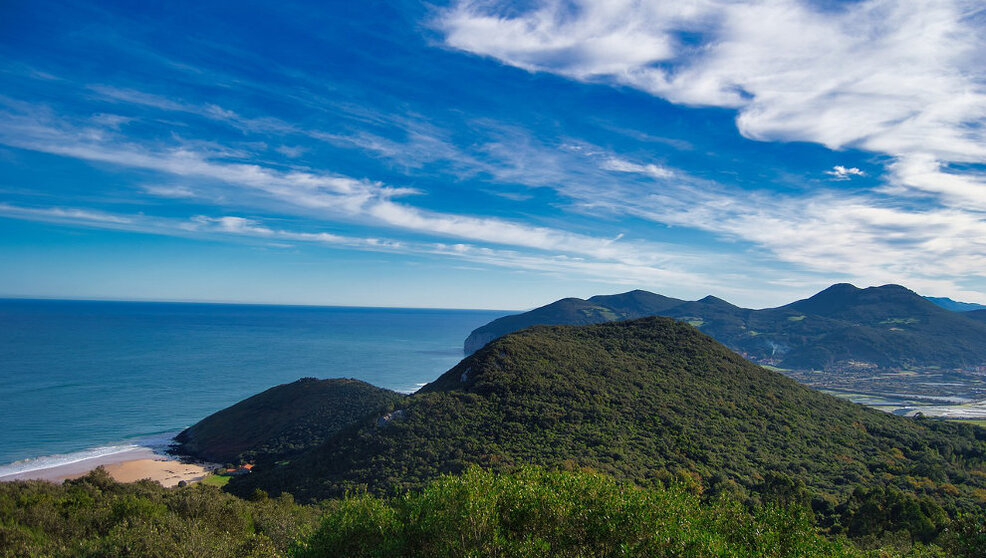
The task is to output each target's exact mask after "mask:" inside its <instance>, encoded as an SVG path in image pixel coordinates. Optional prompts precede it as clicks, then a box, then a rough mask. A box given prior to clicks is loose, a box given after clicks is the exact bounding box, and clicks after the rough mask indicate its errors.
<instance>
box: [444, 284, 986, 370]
mask: <svg viewBox="0 0 986 558" xmlns="http://www.w3.org/2000/svg"><path fill="white" fill-rule="evenodd" d="M947 300H948V302H950V303H951V304H953V305H954V304H959V305H965V304H968V303H956V302H955V301H951V300H950V299H947ZM943 304H946V303H945V302H943V301H942V299H935V300H931V299H927V298H925V297H922V296H920V295H918V294H917V293H915V292H913V291H911V290H908V289H906V288H904V287H901V286H899V285H884V286H882V287H869V288H866V289H860V288H857V287H855V286H853V285H850V284H847V283H840V284H836V285H832V286H831V287H829V288H827V289H825V290H823V291H821V292H820V293H818V294H816V295H814V296H812V297H810V298H807V299H804V300H799V301H796V302H792V303H791V304H787V305H785V306H780V307H778V308H767V309H763V310H752V309H749V308H740V307H738V306H735V305H733V304H730V303H729V302H726V301H725V300H722V299H720V298H716V297H714V296H707V297H705V298H703V299H701V300H697V301H684V300H679V299H675V298H669V297H665V296H662V295H658V294H654V293H650V292H647V291H640V290H636V291H631V292H628V293H623V294H617V295H606V296H602V295H601V296H594V297H592V298H590V299H588V300H582V299H578V298H565V299H562V300H559V301H556V302H553V303H551V304H549V305H547V306H542V307H540V308H536V309H534V310H531V311H529V312H524V313H522V314H517V315H512V316H505V317H503V318H499V319H497V320H494V321H492V322H490V323H488V324H486V325H484V326H482V327H480V328H477V329H476V330H474V331H473V332H472V333H471V334H470V335H469V337H468V338H467V339H466V340H465V343H464V347H463V348H464V350H465V352H466V354H470V353H472V352H475V351H476V350H478V349H479V348H481V347H482V346H483V345H485V344H486V343H488V342H489V341H491V340H493V339H496V338H498V337H500V336H502V335H505V334H507V333H510V332H512V331H516V330H519V329H522V328H525V327H529V326H532V325H536V324H546V325H581V324H591V323H601V322H607V321H619V320H629V319H634V318H639V317H643V316H654V315H658V316H667V317H671V318H674V319H676V320H679V321H683V322H687V323H689V324H691V325H693V326H695V327H697V328H699V329H700V330H702V331H703V332H705V333H707V334H709V335H711V336H712V337H714V338H715V339H717V340H718V341H720V342H722V343H724V344H725V345H726V346H728V347H729V348H731V349H733V350H735V351H737V352H740V353H741V354H743V355H744V356H746V357H747V358H749V359H751V360H753V361H755V362H757V363H761V364H773V365H776V366H779V367H782V368H790V369H826V368H830V367H833V366H844V365H850V366H855V365H867V364H869V365H876V366H879V367H885V368H906V367H932V366H939V367H948V368H959V367H970V366H980V365H983V364H984V363H986V310H972V311H969V312H956V311H952V310H948V309H946V308H944V307H943ZM962 307H963V308H964V307H965V306H962Z"/></svg>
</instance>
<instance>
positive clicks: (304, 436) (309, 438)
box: [175, 378, 405, 463]
mask: <svg viewBox="0 0 986 558" xmlns="http://www.w3.org/2000/svg"><path fill="white" fill-rule="evenodd" d="M404 397H405V396H404V395H402V394H399V393H396V392H393V391H390V390H387V389H383V388H378V387H375V386H372V385H370V384H368V383H366V382H361V381H359V380H348V379H334V380H316V379H315V378H303V379H301V380H298V381H296V382H292V383H290V384H283V385H279V386H275V387H272V388H270V389H268V390H266V391H264V392H262V393H259V394H257V395H254V396H252V397H250V398H248V399H244V400H243V401H240V402H239V403H237V404H235V405H233V406H231V407H227V408H226V409H223V410H221V411H219V412H217V413H214V414H212V415H210V416H208V417H206V418H204V419H202V420H201V421H199V422H197V423H196V424H195V425H193V426H191V427H189V428H188V429H186V430H184V431H183V432H181V433H180V434H179V435H178V436H176V437H175V440H176V441H177V442H178V445H177V447H176V448H175V451H176V452H178V453H180V454H183V455H189V456H193V457H196V458H199V459H205V460H208V461H215V462H219V463H227V462H242V461H255V460H278V459H284V458H288V457H290V456H292V455H295V454H298V453H301V452H303V451H305V450H307V449H311V448H313V447H316V446H318V445H319V444H321V443H322V442H324V441H325V440H327V439H328V438H330V437H331V436H332V435H334V434H335V433H336V432H338V431H339V430H341V429H342V428H343V427H345V426H348V425H349V424H351V423H352V422H354V421H356V420H358V419H360V418H363V417H364V416H366V415H367V414H369V413H373V412H376V411H377V410H378V409H381V408H385V407H387V406H388V405H393V404H396V403H397V402H399V401H401V400H402V399H403V398H404Z"/></svg>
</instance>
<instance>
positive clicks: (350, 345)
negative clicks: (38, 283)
mask: <svg viewBox="0 0 986 558" xmlns="http://www.w3.org/2000/svg"><path fill="white" fill-rule="evenodd" d="M504 314H505V312H496V311H484V310H412V309H380V308H338V307H336V308H327V307H297V306H257V305H227V304H178V303H144V302H90V301H36V300H0V476H3V475H5V474H10V473H12V472H18V471H22V470H25V469H31V468H39V467H47V466H53V465H56V464H60V463H65V462H69V461H73V460H78V459H81V458H83V457H88V456H93V455H102V454H106V453H112V452H114V451H120V449H121V448H127V447H133V445H147V446H152V447H153V446H157V445H163V444H166V443H167V442H168V440H169V439H170V438H171V436H173V435H174V434H175V433H177V432H178V431H180V430H181V429H182V428H184V427H186V426H189V425H191V424H193V423H194V422H196V421H198V420H199V419H201V418H203V417H205V416H207V415H209V414H211V413H213V412H215V411H217V410H219V409H221V408H223V407H226V406H228V405H231V404H233V403H235V402H237V401H239V400H241V399H243V398H245V397H249V396H250V395H253V394H255V393H258V392H260V391H262V390H264V389H267V388H268V387H271V386H274V385H277V384H281V383H285V382H290V381H293V380H296V379H298V378H301V377H305V376H314V377H318V378H338V377H345V378H358V379H361V380H365V381H367V382H370V383H372V384H374V385H377V386H381V387H385V388H390V389H394V390H400V391H413V390H415V389H417V388H418V387H419V386H420V385H422V384H423V383H426V382H429V381H431V380H433V379H434V378H436V377H437V376H438V375H439V374H441V373H442V372H444V371H445V370H447V369H448V368H451V367H452V366H453V365H455V364H456V363H457V362H458V361H459V360H460V359H461V358H462V341H463V340H464V339H465V337H466V336H467V335H468V334H469V332H470V331H472V330H473V329H474V328H476V327H479V326H480V325H483V324H485V323H486V322H488V321H490V320H492V319H494V318H497V317H499V316H502V315H504ZM24 460H28V461H24ZM12 462H17V463H13V464H12Z"/></svg>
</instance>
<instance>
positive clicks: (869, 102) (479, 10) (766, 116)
mask: <svg viewBox="0 0 986 558" xmlns="http://www.w3.org/2000/svg"><path fill="white" fill-rule="evenodd" d="M503 5H504V3H503V2H496V1H493V2H476V1H470V0H462V1H459V2H457V3H456V4H455V5H454V6H453V7H451V8H449V9H447V10H445V11H444V12H442V14H441V16H440V17H439V19H438V20H437V21H436V26H437V27H438V28H439V29H440V30H442V31H443V32H444V33H445V39H446V42H447V44H448V45H450V46H452V47H454V48H458V49H462V50H466V51H469V52H473V53H476V54H481V55H486V56H492V57H495V58H497V59H499V60H501V61H503V62H505V63H507V64H511V65H514V66H518V67H520V68H524V69H527V70H530V71H546V72H552V73H556V74H560V75H564V76H568V77H571V78H574V79H579V80H591V81H606V82H611V83H614V84H623V85H629V86H632V87H636V88H639V89H642V90H644V91H647V92H649V93H652V94H654V95H657V96H660V97H664V98H666V99H668V100H670V101H672V102H676V103H682V104H686V105H705V106H720V107H732V108H736V109H737V110H738V116H737V126H738V127H739V129H740V131H741V132H742V133H743V134H744V135H745V136H747V137H749V138H753V139H758V140H782V141H811V142H817V143H820V144H823V145H825V146H827V147H830V148H833V149H839V148H845V147H855V148H861V149H865V150H869V151H873V152H878V153H883V154H888V155H891V156H892V157H894V158H896V160H897V162H898V163H897V165H898V166H897V167H896V169H895V173H894V175H893V178H894V183H895V185H896V186H897V187H898V188H901V189H911V190H917V191H920V192H925V193H929V194H932V195H940V194H943V195H945V202H946V203H964V202H968V201H969V200H972V199H976V198H979V199H980V200H982V198H983V197H984V195H983V193H982V192H983V187H984V181H983V180H982V179H981V178H974V179H958V178H956V176H957V174H954V173H952V174H951V175H950V176H941V175H935V176H934V177H933V180H929V175H928V170H927V166H928V163H927V161H928V160H930V161H933V162H934V161H937V162H939V163H942V162H943V163H957V162H961V163H983V162H986V66H984V65H983V64H982V63H981V60H982V57H983V56H986V30H984V29H983V25H982V17H981V14H980V13H979V12H980V11H981V4H980V3H979V2H975V1H970V0H915V1H911V2H898V1H895V0H864V1H861V2H854V3H849V4H845V5H841V6H836V7H832V8H830V9H822V8H818V7H816V6H813V5H810V4H808V3H807V2H804V1H800V0H748V1H738V2H737V1H727V0H695V1H690V2H658V1H631V0H568V1H561V0H543V1H540V2H536V3H535V5H534V6H535V7H533V8H531V9H529V10H526V11H521V12H520V13H517V12H508V11H507V10H505V9H503ZM682 33H688V34H691V35H692V36H696V37H699V42H698V44H692V43H689V42H684V41H682V40H679V38H678V37H679V36H680V34H682ZM633 45H639V48H633ZM913 157H917V158H918V159H919V160H920V161H921V162H922V163H924V164H923V165H915V164H911V163H910V162H909V160H910V159H911V158H913ZM916 166H917V167H921V168H918V169H917V170H916V171H915V172H913V173H912V172H910V171H912V170H913V169H914V168H915V167H916ZM939 179H942V180H946V181H948V182H949V184H948V185H947V186H946V187H941V186H939V184H938V183H937V182H938V180H939ZM943 190H946V191H943ZM981 205H982V204H981Z"/></svg>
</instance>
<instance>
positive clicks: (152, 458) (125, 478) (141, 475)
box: [0, 446, 217, 487]
mask: <svg viewBox="0 0 986 558" xmlns="http://www.w3.org/2000/svg"><path fill="white" fill-rule="evenodd" d="M96 467H103V468H104V469H106V472H107V473H109V475H110V476H111V477H113V479H114V480H116V481H117V482H135V481H138V480H141V479H150V480H152V481H155V482H158V483H160V484H161V485H162V486H165V487H171V486H176V485H177V484H178V483H179V482H181V481H185V482H186V483H189V484H191V483H194V482H198V481H200V480H202V479H203V478H205V477H206V476H208V475H209V472H210V471H211V470H212V469H214V468H215V467H217V465H216V464H213V463H197V462H183V461H181V460H179V459H178V458H176V457H174V456H171V455H166V454H162V453H159V452H157V451H155V450H154V449H152V448H150V447H139V446H135V447H131V448H128V449H124V450H122V451H118V452H114V453H109V454H105V455H97V456H93V457H87V458H83V459H78V460H75V461H71V462H68V463H56V464H53V465H51V466H41V467H38V468H34V469H29V470H24V471H20V472H14V473H8V474H5V475H2V476H0V482H7V481H18V480H43V481H49V482H54V483H61V482H62V481H65V480H68V479H75V478H79V477H81V476H83V475H85V474H87V473H89V472H90V471H92V470H93V469H95V468H96Z"/></svg>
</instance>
